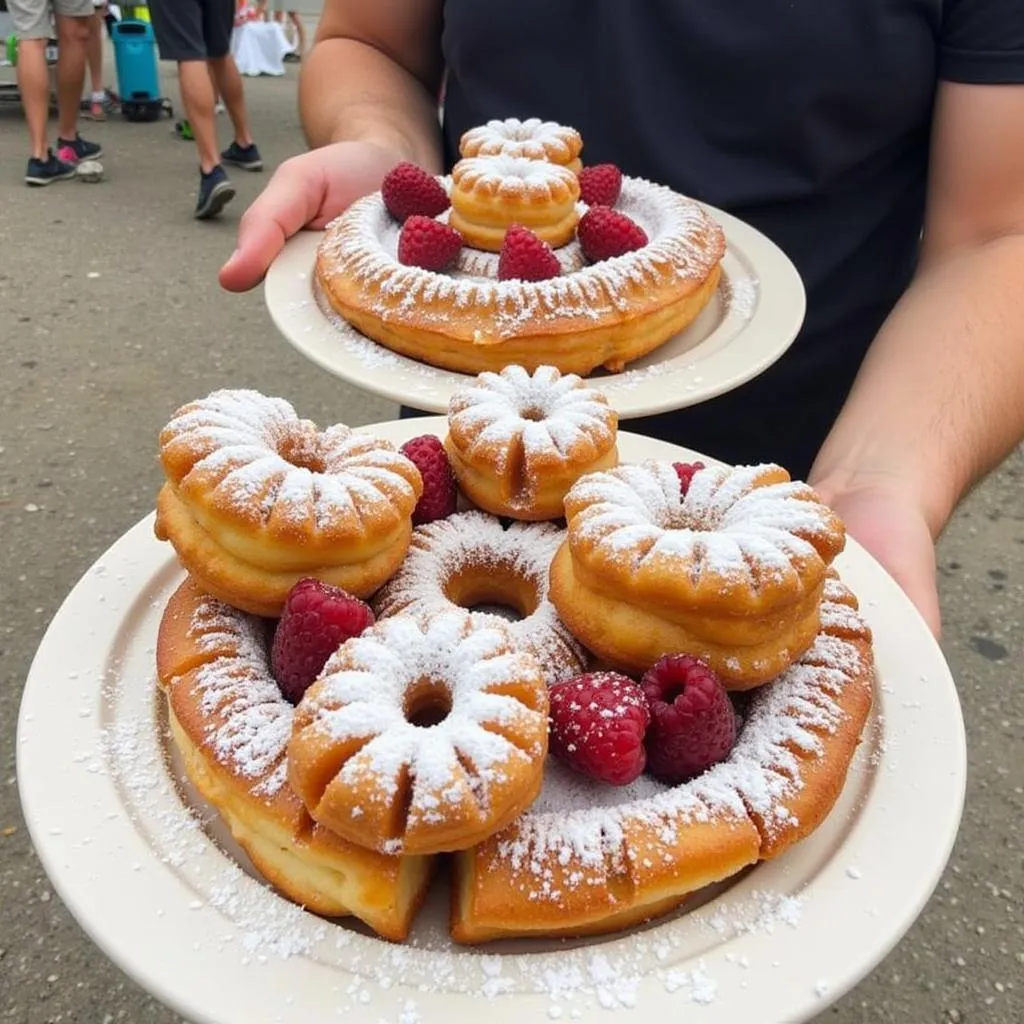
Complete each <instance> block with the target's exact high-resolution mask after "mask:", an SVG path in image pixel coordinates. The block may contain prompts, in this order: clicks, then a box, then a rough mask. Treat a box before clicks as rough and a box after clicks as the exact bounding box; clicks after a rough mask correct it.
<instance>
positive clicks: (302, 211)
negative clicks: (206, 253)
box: [219, 142, 402, 292]
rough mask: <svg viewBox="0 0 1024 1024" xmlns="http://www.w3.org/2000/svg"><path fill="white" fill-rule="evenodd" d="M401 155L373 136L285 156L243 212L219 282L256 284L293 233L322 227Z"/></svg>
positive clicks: (237, 287)
mask: <svg viewBox="0 0 1024 1024" xmlns="http://www.w3.org/2000/svg"><path fill="white" fill-rule="evenodd" d="M401 159H402V157H401V156H400V155H399V154H398V153H396V152H394V151H393V150H390V149H386V148H384V147H383V146H378V145H376V144H375V143H372V142H338V143H335V144H334V145H332V146H324V147H323V148H322V149H314V150H312V151H311V152H309V153H304V154H302V155H301V156H296V157H292V158H291V159H290V160H286V161H285V162H284V163H283V164H281V166H280V167H279V168H278V169H277V171H276V172H275V173H274V176H273V177H272V178H271V179H270V182H269V183H268V184H267V187H266V188H265V189H264V190H263V191H262V192H261V193H260V195H259V196H258V197H257V198H256V200H255V202H254V203H253V204H252V206H250V207H249V209H248V210H246V211H245V213H244V214H243V216H242V220H241V223H240V224H239V226H238V243H237V247H236V249H235V251H234V252H233V253H232V254H231V256H230V258H229V259H228V261H227V262H226V263H225V264H224V266H223V267H221V269H220V274H219V280H220V284H221V287H222V288H226V289H227V290H228V291H231V292H244V291H248V290H249V289H250V288H255V287H256V285H258V284H259V283H260V281H262V280H263V276H264V274H266V272H267V268H268V267H269V266H270V264H271V263H272V262H273V260H274V258H275V257H276V256H277V254H278V253H279V252H280V251H281V249H282V248H284V243H285V242H286V241H288V239H289V238H291V236H292V235H294V234H295V233H296V232H298V231H301V230H302V229H303V228H306V227H308V228H322V227H324V225H326V224H327V223H328V222H330V221H331V220H333V219H334V218H335V217H337V216H338V214H339V213H341V212H342V211H344V210H345V209H347V208H348V206H349V205H350V204H351V203H353V202H354V201H355V200H356V199H359V198H360V197H361V196H365V195H367V194H368V193H370V192H373V191H374V190H376V189H378V188H380V183H381V181H382V180H383V178H384V175H385V174H387V172H388V171H390V170H391V168H392V167H394V166H395V164H397V163H399V162H400V161H401Z"/></svg>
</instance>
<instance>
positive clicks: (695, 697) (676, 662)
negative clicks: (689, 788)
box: [640, 654, 736, 785]
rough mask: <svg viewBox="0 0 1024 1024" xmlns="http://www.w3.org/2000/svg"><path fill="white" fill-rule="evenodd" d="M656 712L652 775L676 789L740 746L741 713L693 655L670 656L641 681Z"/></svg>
mask: <svg viewBox="0 0 1024 1024" xmlns="http://www.w3.org/2000/svg"><path fill="white" fill-rule="evenodd" d="M640 685H641V686H642V687H643V691H644V693H645V694H646V695H647V703H648V705H649V707H650V709H651V726H650V728H649V729H648V730H647V739H646V745H647V770H648V771H649V772H650V773H651V775H653V776H654V777H655V778H656V779H660V780H661V781H662V782H667V783H670V784H672V785H675V784H677V783H679V782H685V781H686V780H687V779H692V778H693V777H694V776H695V775H700V773H701V772H703V771H706V770H707V769H708V768H710V767H711V766H712V765H713V764H717V763H718V762H719V761H721V760H722V759H723V758H725V757H726V756H727V755H728V753H729V751H730V750H732V745H733V744H734V743H735V742H736V713H735V712H734V711H733V707H732V702H731V701H730V700H729V696H728V694H726V692H725V690H723V689H722V684H721V683H720V682H719V681H718V677H717V676H716V675H715V673H714V672H712V671H711V669H710V668H708V666H707V665H705V664H704V662H702V661H700V660H699V659H698V658H694V657H692V656H691V655H689V654H667V655H665V657H663V658H660V659H659V660H658V661H657V662H655V664H654V665H652V666H651V668H649V669H648V670H647V671H646V672H645V673H644V677H643V679H642V680H641V681H640Z"/></svg>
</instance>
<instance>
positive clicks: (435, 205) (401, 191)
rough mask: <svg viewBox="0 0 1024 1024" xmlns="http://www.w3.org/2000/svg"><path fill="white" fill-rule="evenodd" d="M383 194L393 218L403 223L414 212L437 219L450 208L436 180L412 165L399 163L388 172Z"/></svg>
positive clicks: (382, 189) (382, 183) (383, 183)
mask: <svg viewBox="0 0 1024 1024" xmlns="http://www.w3.org/2000/svg"><path fill="white" fill-rule="evenodd" d="M380 194H381V197H382V198H383V200H384V205H385V206H386V207H387V208H388V212H389V213H390V214H391V216H392V217H394V218H395V220H401V221H404V220H405V219H406V218H408V217H411V216H412V215H413V214H415V213H419V214H422V215H423V216H424V217H436V216H437V215H438V214H439V213H444V211H445V210H447V209H448V207H449V206H450V205H451V202H450V201H449V199H448V193H447V192H445V190H444V188H442V186H441V183H440V182H439V181H438V180H437V178H435V177H433V175H430V174H427V172H426V171H425V170H423V168H422V167H417V166H416V165H415V164H410V163H403V164H398V166H397V167H393V168H392V169H391V170H390V171H388V173H387V175H386V176H385V178H384V181H383V182H381V186H380Z"/></svg>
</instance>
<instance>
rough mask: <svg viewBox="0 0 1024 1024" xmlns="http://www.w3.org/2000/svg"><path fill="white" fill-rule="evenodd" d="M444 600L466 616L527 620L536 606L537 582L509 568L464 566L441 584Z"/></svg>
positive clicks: (537, 601)
mask: <svg viewBox="0 0 1024 1024" xmlns="http://www.w3.org/2000/svg"><path fill="white" fill-rule="evenodd" d="M442 590H443V592H444V596H445V597H446V598H448V600H449V601H451V603H452V604H454V605H456V606H458V607H459V608H464V609H465V610H466V611H468V612H482V613H486V614H489V615H499V616H501V618H503V619H510V620H511V621H517V620H520V619H526V618H529V617H530V616H531V615H532V614H533V613H534V612H535V611H536V610H537V606H538V605H539V604H540V591H539V587H538V584H537V581H536V580H534V579H531V578H529V577H527V576H524V575H523V573H521V572H519V571H517V570H515V569H514V568H513V567H512V566H510V565H467V566H464V567H463V568H462V569H460V570H459V571H458V572H453V573H452V574H451V575H450V576H449V577H448V579H446V580H444V582H443V583H442Z"/></svg>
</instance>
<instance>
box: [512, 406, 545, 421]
mask: <svg viewBox="0 0 1024 1024" xmlns="http://www.w3.org/2000/svg"><path fill="white" fill-rule="evenodd" d="M519 415H520V417H521V418H522V419H524V420H529V421H530V422H531V423H540V422H541V420H546V419H547V418H548V414H547V413H546V412H545V411H544V410H543V409H542V408H540V406H537V405H530V406H527V407H526V408H525V409H520V410H519Z"/></svg>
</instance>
